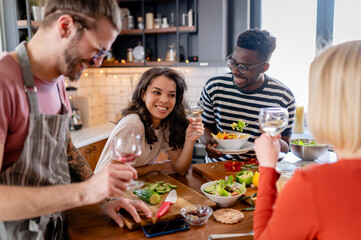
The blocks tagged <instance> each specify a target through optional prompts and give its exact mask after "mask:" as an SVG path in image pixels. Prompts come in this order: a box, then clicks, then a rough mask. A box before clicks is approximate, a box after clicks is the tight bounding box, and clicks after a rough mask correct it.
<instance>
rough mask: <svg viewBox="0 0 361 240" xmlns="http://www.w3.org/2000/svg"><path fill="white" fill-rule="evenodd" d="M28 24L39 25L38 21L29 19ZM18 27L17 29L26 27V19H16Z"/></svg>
mask: <svg viewBox="0 0 361 240" xmlns="http://www.w3.org/2000/svg"><path fill="white" fill-rule="evenodd" d="M30 25H31V26H32V27H39V26H40V22H36V21H33V20H31V22H30ZM18 27H19V29H22V28H24V29H27V27H28V21H27V20H18Z"/></svg>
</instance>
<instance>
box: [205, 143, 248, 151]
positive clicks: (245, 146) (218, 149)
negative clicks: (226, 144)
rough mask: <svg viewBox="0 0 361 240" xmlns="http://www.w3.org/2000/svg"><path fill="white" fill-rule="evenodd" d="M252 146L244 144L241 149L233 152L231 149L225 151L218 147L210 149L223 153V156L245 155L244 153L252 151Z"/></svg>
mask: <svg viewBox="0 0 361 240" xmlns="http://www.w3.org/2000/svg"><path fill="white" fill-rule="evenodd" d="M253 146H254V143H252V142H246V143H245V144H244V145H243V146H242V147H240V148H239V149H234V150H233V149H231V150H226V149H224V148H222V147H221V146H219V145H218V146H217V147H216V148H214V147H212V148H213V149H214V150H216V151H220V152H221V153H224V154H242V153H246V152H249V151H251V150H253Z"/></svg>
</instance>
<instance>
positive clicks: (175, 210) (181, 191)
mask: <svg viewBox="0 0 361 240" xmlns="http://www.w3.org/2000/svg"><path fill="white" fill-rule="evenodd" d="M139 180H143V181H145V182H147V183H157V182H165V183H169V184H171V185H173V186H174V185H175V186H177V187H176V188H175V190H176V191H177V201H176V203H175V204H172V205H171V207H170V208H169V210H168V212H167V213H166V214H164V215H163V216H162V217H160V218H158V219H157V218H156V214H157V212H158V210H159V208H160V206H161V205H162V203H163V201H164V199H165V198H166V197H167V195H168V193H164V194H162V195H161V197H162V199H161V200H160V201H159V203H157V204H155V205H151V204H148V203H146V204H147V206H148V207H149V209H150V210H151V211H152V215H153V217H152V218H151V219H147V218H146V216H145V215H144V214H142V213H141V212H139V213H140V215H141V219H142V221H141V223H136V222H135V221H134V220H133V218H132V216H131V215H130V214H129V213H128V212H126V211H124V210H121V211H120V214H121V215H122V217H123V218H124V221H125V225H126V226H127V228H128V229H129V230H134V229H137V228H140V227H141V226H145V225H148V224H152V223H156V222H163V221H168V220H173V219H177V218H181V215H180V209H181V208H183V207H185V206H187V205H192V204H199V203H202V205H205V206H209V207H211V208H215V207H216V206H217V205H216V203H214V202H213V201H211V200H209V199H208V198H207V197H205V196H204V195H202V194H200V193H198V192H196V191H194V190H193V189H191V188H189V187H187V186H186V185H184V184H182V183H181V182H179V181H177V180H175V179H174V178H172V177H169V176H168V175H165V174H151V175H147V176H143V177H140V178H139ZM123 196H124V197H128V198H130V199H132V200H139V201H141V200H140V198H139V197H138V196H136V195H135V194H133V190H128V191H126V192H125V194H124V195H123Z"/></svg>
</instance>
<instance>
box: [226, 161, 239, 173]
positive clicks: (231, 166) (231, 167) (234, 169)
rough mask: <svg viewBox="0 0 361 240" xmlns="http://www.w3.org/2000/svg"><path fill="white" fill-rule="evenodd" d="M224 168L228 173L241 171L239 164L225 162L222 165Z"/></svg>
mask: <svg viewBox="0 0 361 240" xmlns="http://www.w3.org/2000/svg"><path fill="white" fill-rule="evenodd" d="M224 168H225V169H226V170H228V171H232V172H237V171H239V170H240V169H241V162H237V161H227V162H226V163H225V164H224Z"/></svg>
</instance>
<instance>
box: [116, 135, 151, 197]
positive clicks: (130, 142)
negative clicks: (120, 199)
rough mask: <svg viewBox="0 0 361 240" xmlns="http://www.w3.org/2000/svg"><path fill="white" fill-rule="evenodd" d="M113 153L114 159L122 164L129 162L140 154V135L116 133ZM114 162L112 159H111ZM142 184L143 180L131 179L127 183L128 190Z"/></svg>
mask: <svg viewBox="0 0 361 240" xmlns="http://www.w3.org/2000/svg"><path fill="white" fill-rule="evenodd" d="M113 154H114V156H115V158H116V161H120V162H123V163H124V164H129V165H130V164H131V163H132V161H134V160H135V159H136V158H137V157H139V156H140V155H141V154H142V143H141V140H140V135H135V134H130V135H126V136H124V135H120V134H119V135H117V136H115V137H114V139H113ZM112 162H113V163H114V160H113V161H112ZM143 185H144V182H143V181H139V180H137V181H135V180H133V179H132V180H131V181H130V183H129V185H128V188H127V189H128V190H130V189H136V188H140V187H142V186H143Z"/></svg>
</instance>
